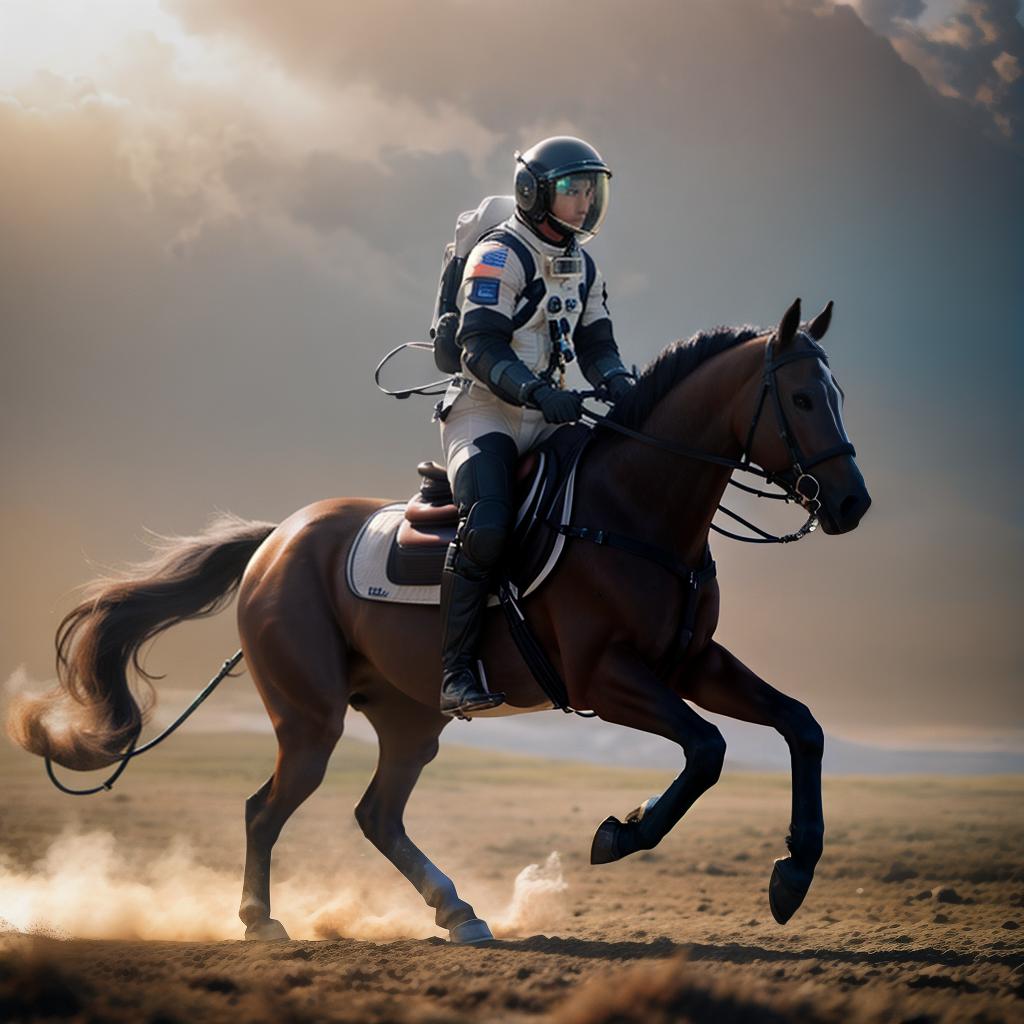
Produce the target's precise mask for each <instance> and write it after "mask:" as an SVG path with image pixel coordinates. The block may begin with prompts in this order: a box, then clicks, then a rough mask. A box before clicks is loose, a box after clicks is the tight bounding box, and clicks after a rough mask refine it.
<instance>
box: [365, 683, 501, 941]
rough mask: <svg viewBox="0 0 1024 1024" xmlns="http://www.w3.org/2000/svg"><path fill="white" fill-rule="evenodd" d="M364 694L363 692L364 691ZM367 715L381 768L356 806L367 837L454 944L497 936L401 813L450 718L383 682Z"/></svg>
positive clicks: (368, 702) (367, 703)
mask: <svg viewBox="0 0 1024 1024" xmlns="http://www.w3.org/2000/svg"><path fill="white" fill-rule="evenodd" d="M361 696H362V695H361ZM359 710H360V711H362V712H364V713H365V714H366V717H367V718H368V719H369V720H370V723H371V724H372V725H373V727H374V729H375V730H376V732H377V737H378V740H379V744H380V752H379V757H378V761H377V770H376V772H375V773H374V776H373V779H372V780H371V781H370V785H369V787H368V788H367V790H366V792H365V793H364V794H363V797H362V799H361V800H360V801H359V804H358V806H357V807H356V809H355V816H356V821H357V822H358V823H359V827H360V828H361V829H362V831H363V835H365V836H366V838H367V839H369V840H370V842H371V843H373V845H374V846H375V847H376V848H377V849H378V850H379V851H380V852H381V853H383V854H384V856H385V857H387V859H388V860H389V861H391V863H392V864H394V866H395V867H396V868H398V870H399V871H400V872H401V873H402V874H403V875H404V876H405V877H406V878H407V879H408V880H409V881H410V882H411V883H412V885H413V886H414V887H415V889H416V890H417V892H419V894H420V895H421V896H422V897H423V899H424V901H425V902H426V903H427V905H428V906H430V907H432V908H433V909H434V911H435V914H434V920H435V922H436V923H437V925H438V926H439V927H441V928H446V929H447V930H448V936H449V938H450V939H451V941H452V942H455V943H463V944H470V943H480V942H487V941H489V940H490V939H492V938H493V936H492V934H491V930H490V928H489V927H488V926H487V924H486V922H484V921H482V920H480V918H478V917H477V916H476V912H475V911H474V910H473V908H472V906H470V904H468V903H467V902H466V901H465V900H462V899H460V898H459V894H458V892H457V891H456V889H455V884H454V883H453V882H452V880H451V879H450V878H449V877H448V876H447V875H446V874H445V873H444V872H443V871H441V869H440V868H438V867H437V866H436V865H435V864H434V863H433V862H432V861H431V860H430V859H429V858H428V857H427V856H426V854H424V853H423V851H422V850H420V849H419V847H417V846H416V844H415V843H414V842H413V841H412V840H411V839H410V838H409V837H408V835H406V832H405V826H404V825H403V823H402V816H403V814H404V812H405V806H406V803H407V802H408V800H409V796H410V794H411V793H412V791H413V788H414V787H415V785H416V782H417V781H418V779H419V777H420V773H421V772H422V770H423V768H424V767H425V766H426V765H427V764H429V763H430V762H431V761H432V760H433V759H434V757H435V756H436V755H437V750H438V736H439V735H440V734H441V730H442V729H443V728H444V727H445V726H446V725H447V724H448V722H449V719H447V718H445V717H444V716H443V715H441V714H439V713H438V712H437V711H434V710H432V709H431V708H427V707H425V706H424V705H422V704H419V703H418V702H416V701H413V700H411V699H410V698H409V697H407V696H405V694H403V693H401V692H399V691H398V690H395V689H394V688H392V687H391V686H390V685H389V684H387V683H385V682H383V681H381V682H380V683H379V684H378V685H377V686H375V687H373V688H372V691H371V692H370V693H369V694H368V695H366V696H365V703H362V702H361V703H360V704H359Z"/></svg>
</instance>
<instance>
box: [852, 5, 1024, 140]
mask: <svg viewBox="0 0 1024 1024" xmlns="http://www.w3.org/2000/svg"><path fill="white" fill-rule="evenodd" d="M855 6H856V7H857V10H858V11H859V12H860V15H861V17H862V18H863V19H864V21H865V23H866V24H867V25H869V26H871V28H873V29H875V30H876V31H878V32H880V33H882V34H883V35H885V36H887V37H888V38H889V39H890V40H891V41H892V44H893V46H894V47H895V48H896V50H897V52H898V53H899V54H900V56H901V57H903V59H904V60H905V61H906V62H907V63H908V64H910V65H911V66H913V67H915V68H917V70H918V71H920V72H921V74H922V75H923V76H924V78H925V80H926V81H927V82H928V83H929V84H930V85H931V86H932V87H933V88H934V89H936V90H937V91H938V92H940V93H941V94H942V95H944V96H950V97H956V98H959V99H962V100H964V101H965V102H966V103H969V104H971V105H973V106H975V107H977V108H980V109H983V110H984V111H986V112H987V113H988V114H989V116H990V117H991V124H992V125H994V126H995V128H996V129H997V130H998V131H999V133H1000V134H1001V135H1002V136H1003V137H1004V138H1006V139H1008V140H1012V141H1013V142H1014V143H1015V144H1017V145H1018V146H1019V147H1024V88H1021V87H1020V86H1019V85H1016V84H1015V83H1017V79H1018V78H1019V77H1020V73H1021V60H1022V59H1024V26H1022V25H1021V23H1020V20H1019V18H1018V11H1019V3H1018V2H1017V0H965V2H962V3H961V4H960V5H959V9H958V10H956V11H955V12H954V13H953V14H951V15H950V17H949V18H947V19H946V20H945V21H943V22H940V23H939V24H937V25H932V26H930V27H927V26H923V25H920V24H917V23H916V20H917V19H918V17H919V16H920V15H921V14H922V13H923V11H924V9H925V5H924V4H923V3H921V0H858V2H857V3H856V5H855Z"/></svg>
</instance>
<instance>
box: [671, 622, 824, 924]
mask: <svg viewBox="0 0 1024 1024" xmlns="http://www.w3.org/2000/svg"><path fill="white" fill-rule="evenodd" d="M674 686H675V688H676V690H677V692H678V693H679V694H680V696H682V697H685V698H686V699H687V700H692V701H693V702H694V703H695V704H697V705H698V706H700V707H702V708H704V709H705V710H706V711H712V712H714V713H715V714H719V715H727V716H728V717H729V718H737V719H740V720H741V721H744V722H754V723H756V724H758V725H768V726H771V727H772V728H774V729H776V730H777V731H778V732H779V733H781V734H782V736H783V738H784V739H785V741H786V744H787V745H788V746H789V753H790V761H791V764H792V775H793V797H792V811H791V814H790V824H789V835H788V836H787V837H786V846H787V847H788V849H789V856H788V857H784V858H781V859H779V860H777V861H776V862H775V866H774V869H773V870H772V877H771V882H770V883H769V886H768V902H769V904H770V906H771V912H772V916H773V917H774V918H775V920H776V921H777V922H778V923H779V924H785V923H786V922H787V921H788V920H789V919H790V918H791V917H792V916H793V914H795V913H796V911H797V909H798V908H799V906H800V904H801V903H802V902H803V900H804V897H805V896H806V895H807V890H808V889H809V888H810V886H811V882H812V881H813V879H814V869H815V867H816V865H817V863H818V860H819V858H820V857H821V852H822V844H823V841H824V835H825V821H824V816H823V814H822V808H821V757H822V752H823V750H824V740H825V738H824V734H823V733H822V731H821V726H819V725H818V723H817V722H816V721H815V720H814V716H813V715H812V714H811V713H810V711H808V709H807V708H806V707H805V706H804V705H803V704H801V703H800V702H799V701H798V700H794V699H793V698H792V697H788V696H786V694H784V693H781V692H780V691H778V690H776V689H775V688H774V687H773V686H770V685H769V684H768V683H766V682H765V681H764V680H763V679H761V678H760V677H759V676H757V675H755V674H754V673H753V672H751V671H750V669H749V668H747V667H746V666H745V665H744V664H742V662H740V661H739V659H738V658H736V657H735V656H734V655H732V654H730V653H729V651H727V650H726V649H725V648H724V647H722V646H721V644H717V643H714V642H712V643H710V644H709V645H708V646H707V647H706V648H705V649H704V651H702V652H701V654H700V655H698V656H697V657H696V658H695V659H694V660H693V662H691V663H687V664H686V665H685V666H684V667H683V669H682V670H681V671H680V673H679V675H678V677H677V679H676V680H674Z"/></svg>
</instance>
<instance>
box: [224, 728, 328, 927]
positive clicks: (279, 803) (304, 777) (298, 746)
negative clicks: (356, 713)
mask: <svg viewBox="0 0 1024 1024" xmlns="http://www.w3.org/2000/svg"><path fill="white" fill-rule="evenodd" d="M340 736H341V730H340V729H339V730H337V731H334V730H330V731H328V732H326V733H321V734H320V735H319V736H315V737H314V736H313V735H312V734H310V733H306V734H301V735H300V734H298V733H296V734H293V735H290V736H288V735H286V736H281V735H279V736H278V743H279V746H278V755H277V767H276V768H275V770H274V774H273V775H272V776H271V777H270V778H269V779H267V781H266V782H265V783H264V784H263V785H262V786H261V787H260V788H259V789H258V790H257V791H256V792H255V793H253V795H252V796H251V797H249V799H248V800H246V802H245V835H246V849H245V875H244V880H243V883H242V902H241V906H240V907H239V909H238V916H239V917H240V918H241V920H242V923H243V924H244V925H245V926H246V928H245V937H246V938H247V939H262V940H269V939H287V938H288V933H287V931H286V930H285V928H284V925H282V924H281V922H280V921H277V920H275V919H274V918H272V917H271V916H270V860H271V852H272V850H273V848H274V844H275V843H276V842H277V839H278V836H280V834H281V830H282V828H284V825H285V822H287V820H288V819H289V818H290V817H291V816H292V814H293V813H294V812H295V810H296V809H297V808H298V807H299V805H300V804H301V803H302V802H303V801H304V800H305V799H306V798H307V797H308V796H309V795H310V794H311V793H312V792H313V791H314V790H315V789H316V788H317V787H318V786H319V785H320V783H321V782H322V781H323V777H324V773H325V771H326V770H327V762H328V761H329V760H330V757H331V753H332V751H333V750H334V747H335V745H336V744H337V742H338V739H339V738H340Z"/></svg>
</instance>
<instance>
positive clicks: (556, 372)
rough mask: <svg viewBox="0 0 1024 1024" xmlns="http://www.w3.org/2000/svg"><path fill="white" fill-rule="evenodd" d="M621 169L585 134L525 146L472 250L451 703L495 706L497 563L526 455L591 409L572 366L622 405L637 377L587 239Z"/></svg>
mask: <svg viewBox="0 0 1024 1024" xmlns="http://www.w3.org/2000/svg"><path fill="white" fill-rule="evenodd" d="M610 178H611V171H610V170H609V169H608V167H607V165H606V164H605V163H604V161H603V160H602V159H601V156H600V154H599V153H598V152H597V151H596V150H595V149H594V148H593V147H592V146H590V145H588V144H587V143H586V142H584V141H583V140H581V139H576V138H572V137H571V136H557V137H554V138H550V139H545V140H544V141H543V142H539V143H537V145H535V146H534V147H533V148H532V149H529V150H527V151H526V152H525V153H523V154H519V153H516V174H515V202H516V210H515V214H514V215H513V216H512V217H509V218H508V220H506V221H504V222H503V223H502V224H500V225H499V226H498V228H496V229H495V230H493V231H490V232H488V233H486V234H485V235H484V237H483V238H482V239H481V240H480V241H479V242H478V243H477V244H476V246H475V247H474V248H473V249H472V250H471V252H470V253H469V256H468V257H467V260H466V266H465V271H464V274H463V281H462V286H461V293H460V299H461V301H460V307H461V311H462V321H461V327H460V330H459V335H458V341H459V344H460V346H461V349H462V372H461V374H460V375H459V376H458V377H457V378H456V379H455V381H453V383H452V386H451V387H450V388H449V390H448V393H447V394H446V395H445V398H444V401H443V402H442V404H441V409H440V413H439V418H440V420H441V445H442V448H443V449H444V452H445V458H446V464H447V470H448V479H449V481H450V482H451V486H452V493H453V495H454V497H455V503H456V505H457V506H458V509H459V525H458V531H457V533H456V539H455V541H454V542H453V543H452V544H451V545H450V546H449V548H448V554H447V558H446V560H445V567H444V573H443V575H442V579H441V618H442V624H443V645H442V656H441V662H442V683H441V711H442V712H443V713H444V714H447V715H455V716H458V717H465V716H467V715H468V714H471V713H472V712H476V711H482V710H485V709H487V708H492V707H496V706H497V705H499V704H501V703H503V702H504V699H505V697H504V694H500V693H492V692H490V691H489V690H488V689H487V688H486V686H485V684H484V683H483V682H482V680H481V679H480V677H479V675H478V672H477V651H478V646H479V640H480V632H481V627H482V623H483V613H484V609H485V607H486V602H487V596H488V592H489V589H490V583H491V577H492V573H493V571H494V570H495V568H496V567H497V565H498V562H499V560H500V558H501V555H502V550H503V548H504V545H505V541H506V539H507V537H508V534H509V531H510V529H511V527H512V525H513V484H514V479H515V468H516V463H517V461H518V459H519V457H520V456H521V455H523V454H524V453H525V452H527V451H529V450H530V449H531V448H534V447H536V446H537V445H538V444H540V443H541V442H542V441H544V440H545V439H546V438H548V437H549V436H550V435H551V434H552V433H553V432H554V431H555V430H557V429H558V427H559V426H561V425H562V424H567V423H573V422H575V421H576V420H578V419H579V417H580V412H581V408H582V399H581V398H580V395H579V393H578V392H576V391H572V390H568V389H566V388H565V387H564V369H565V363H566V362H567V361H571V360H572V359H573V358H574V357H576V358H578V359H579V365H580V369H581V370H582V372H583V375H584V376H585V377H586V379H587V380H588V381H589V382H590V383H591V385H593V386H594V387H595V388H597V389H598V390H599V391H601V392H602V394H603V395H604V396H605V397H607V398H608V400H609V401H611V402H613V403H614V402H616V401H618V400H619V399H620V398H621V397H622V395H623V394H625V393H626V392H628V391H629V389H630V388H631V387H632V386H633V383H634V381H633V377H632V375H631V374H630V373H629V371H628V370H627V369H626V368H625V366H623V364H622V361H621V359H620V358H619V351H618V346H617V345H616V343H615V337H614V334H613V331H612V322H611V317H610V315H609V312H608V301H607V300H608V295H607V291H606V288H605V284H604V279H603V277H602V275H601V273H600V271H599V270H598V269H597V267H596V265H595V264H594V261H593V259H592V258H591V257H590V255H589V254H588V253H586V252H585V251H584V250H583V249H582V248H581V246H582V245H583V244H585V243H586V242H588V241H589V240H590V239H591V238H593V237H594V235H596V234H597V232H598V230H599V229H600V227H601V224H602V222H603V220H604V217H605V214H606V212H607V208H608V184H609V179H610Z"/></svg>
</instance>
